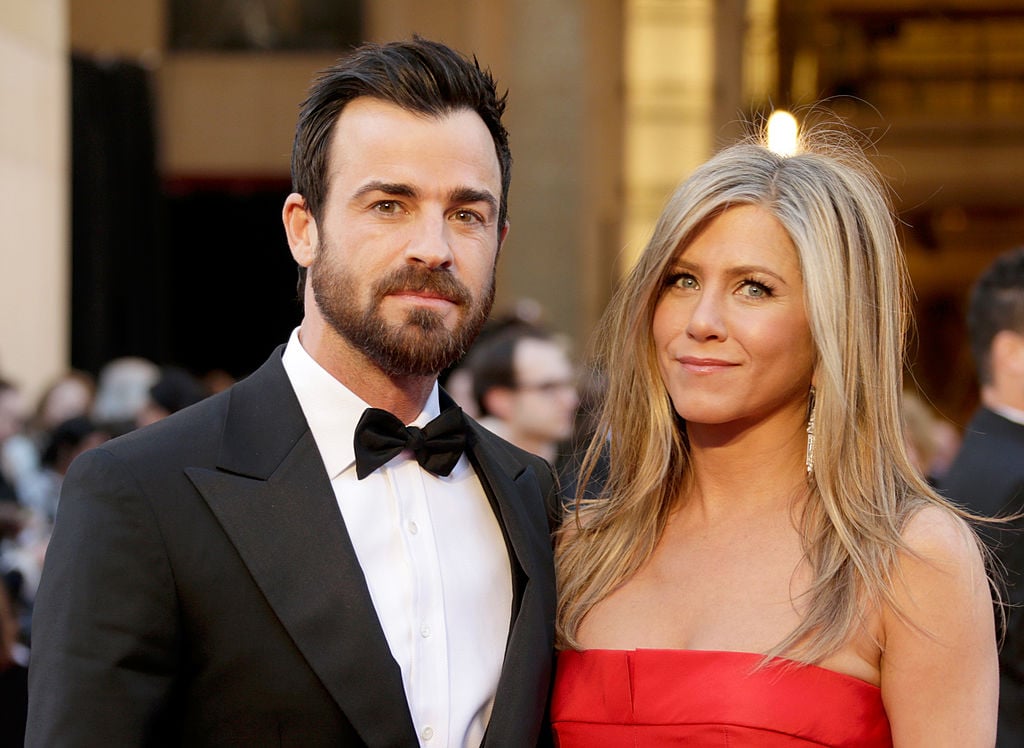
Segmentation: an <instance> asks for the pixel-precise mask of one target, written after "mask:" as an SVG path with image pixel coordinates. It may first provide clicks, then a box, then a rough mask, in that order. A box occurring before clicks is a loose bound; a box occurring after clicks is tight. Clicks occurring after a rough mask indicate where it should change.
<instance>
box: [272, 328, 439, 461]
mask: <svg viewBox="0 0 1024 748" xmlns="http://www.w3.org/2000/svg"><path fill="white" fill-rule="evenodd" d="M282 361H283V363H284V370H285V373H286V374H287V375H288V379H289V381H291V384H292V388H293V389H294V390H295V395H296V397H297V398H298V400H299V405H300V406H301V408H302V412H303V414H304V415H305V416H306V421H307V423H309V430H310V431H311V432H312V434H313V440H314V441H315V442H316V445H317V448H318V449H319V450H320V455H321V457H322V458H323V461H324V467H325V468H327V475H328V477H329V478H330V479H331V480H334V478H336V477H337V476H338V475H339V474H340V473H341V472H342V471H344V470H346V469H348V468H349V467H351V466H352V464H353V463H354V462H355V448H354V446H353V434H354V433H355V430H356V424H357V423H359V419H360V418H361V417H362V415H363V411H364V410H366V409H367V408H369V407H371V406H370V405H368V404H367V403H366V402H364V401H363V400H362V399H361V398H360V397H359V396H358V395H356V394H355V393H354V392H352V390H350V389H349V388H348V387H346V386H345V385H343V384H342V383H341V382H339V381H338V380H337V379H335V378H334V377H333V376H331V375H330V374H329V373H328V372H327V370H326V369H324V368H323V367H322V366H320V364H318V363H317V362H316V361H315V360H314V359H313V357H312V356H310V355H309V353H308V352H307V351H306V349H305V348H303V347H302V343H301V342H299V328H297V327H296V328H295V329H294V330H292V334H291V336H290V337H289V338H288V345H287V346H286V347H285V350H284V357H283V359H282ZM440 412H441V407H440V403H439V401H438V391H437V383H436V382H435V383H434V388H433V389H432V390H431V391H430V396H429V397H428V398H427V403H426V406H425V407H424V408H423V410H422V411H421V412H420V414H419V415H418V416H416V420H414V421H413V422H412V423H413V425H416V426H425V425H426V424H427V423H428V422H429V421H430V420H432V419H433V418H435V417H437V415H438V414H439V413H440Z"/></svg>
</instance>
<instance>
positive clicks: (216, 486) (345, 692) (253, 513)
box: [187, 351, 416, 746]
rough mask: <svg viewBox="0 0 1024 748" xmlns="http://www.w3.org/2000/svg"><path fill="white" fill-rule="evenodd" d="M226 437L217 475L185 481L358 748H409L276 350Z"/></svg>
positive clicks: (251, 382)
mask: <svg viewBox="0 0 1024 748" xmlns="http://www.w3.org/2000/svg"><path fill="white" fill-rule="evenodd" d="M224 433H225V436H224V440H223V445H222V450H221V456H220V460H219V464H218V470H207V469H199V468H192V469H189V470H188V471H187V473H188V475H189V478H190V479H191V480H192V482H193V484H194V485H195V486H196V488H197V490H198V491H199V492H200V493H201V494H202V496H203V497H204V499H205V500H206V502H207V504H208V505H209V506H210V509H211V510H212V511H213V513H214V514H215V515H216V517H217V519H218V521H219V522H220V524H221V526H222V527H223V529H224V531H225V533H227V535H228V537H229V538H230V539H231V541H232V543H233V544H234V545H235V547H236V549H237V550H238V553H239V555H240V556H241V558H242V560H243V561H244V562H245V564H246V566H247V567H248V569H249V571H250V573H251V574H252V577H253V579H254V580H255V582H256V584H257V585H258V586H259V588H260V590H261V591H262V593H263V595H264V596H265V597H266V599H267V602H268V603H269V604H270V607H271V608H272V609H273V610H274V613H275V614H276V615H277V617H278V619H279V620H280V622H281V624H282V625H283V626H284V627H285V629H287V631H288V632H289V634H290V636H291V637H292V640H293V641H294V642H295V644H296V646H297V647H298V649H299V650H300V651H301V652H302V654H303V656H304V657H305V658H306V660H307V661H308V663H309V665H310V667H311V668H312V669H313V671H314V672H316V674H317V676H318V677H319V678H320V680H321V682H322V683H323V684H324V686H325V687H326V688H327V690H328V692H330V694H331V695H332V696H333V697H334V699H335V700H336V701H337V703H338V705H339V706H340V707H341V709H342V711H343V712H344V713H345V715H346V717H347V718H348V720H349V722H350V723H351V724H352V725H353V727H354V728H355V729H356V730H357V731H358V732H359V734H360V735H361V736H362V738H363V739H364V740H365V742H366V743H368V744H371V745H375V746H376V745H380V746H399V745H414V744H415V743H416V737H415V733H414V729H413V724H412V718H411V716H410V714H409V708H408V704H407V702H406V699H405V692H404V689H403V686H402V677H401V672H400V669H399V667H398V665H397V663H396V662H395V660H394V658H393V657H392V656H391V652H390V650H389V648H388V645H387V640H386V639H385V637H384V632H383V630H382V629H381V626H380V623H379V621H378V619H377V615H376V612H375V610H374V607H373V602H372V600H371V599H370V594H369V590H368V589H367V586H366V581H365V578H364V576H363V572H362V569H361V568H360V566H359V562H358V560H357V558H356V555H355V550H354V549H353V547H352V543H351V540H350V539H349V536H348V532H347V530H346V529H345V525H344V521H343V519H342V516H341V512H340V511H339V509H338V505H337V502H336V501H335V497H334V492H333V489H332V488H331V485H330V481H329V479H328V477H327V474H326V470H325V468H324V466H323V461H322V459H321V457H320V454H319V452H318V450H317V448H316V444H315V443H314V441H313V437H312V434H311V433H310V431H309V428H308V425H307V424H306V421H305V419H304V417H303V416H302V411H301V409H300V407H299V404H298V401H297V400H296V398H295V394H294V392H293V390H292V388H291V385H290V383H289V382H288V379H287V376H286V375H285V372H284V368H283V366H282V365H281V361H280V351H278V352H277V353H275V355H274V356H272V357H271V360H270V361H269V362H268V363H267V364H265V365H264V366H263V367H262V368H261V369H260V370H259V371H257V372H256V373H255V374H253V375H252V376H251V377H249V378H248V379H246V380H244V381H243V382H240V383H239V384H238V385H236V386H235V388H234V389H233V390H232V392H231V402H230V404H229V409H228V414H227V421H226V425H225V432H224Z"/></svg>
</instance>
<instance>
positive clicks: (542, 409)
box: [510, 338, 579, 443]
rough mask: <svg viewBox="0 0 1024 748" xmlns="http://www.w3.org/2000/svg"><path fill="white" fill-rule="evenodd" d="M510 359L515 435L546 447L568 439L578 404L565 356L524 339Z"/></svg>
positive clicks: (539, 342) (551, 345) (553, 347)
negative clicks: (514, 382) (513, 385)
mask: <svg viewBox="0 0 1024 748" xmlns="http://www.w3.org/2000/svg"><path fill="white" fill-rule="evenodd" d="M513 358H514V363H515V370H516V392H515V398H514V401H513V405H512V409H511V414H510V420H511V422H512V423H511V425H512V426H513V428H514V430H515V431H516V433H518V434H521V435H523V436H525V437H527V438H530V439H535V440H537V441H545V442H550V443H556V442H560V441H563V440H565V439H568V438H569V436H570V435H571V434H572V425H573V419H574V417H575V415H576V406H577V405H578V404H579V397H578V395H577V391H576V383H575V376H574V373H573V366H572V363H571V362H570V361H569V357H568V355H566V353H565V351H564V350H563V349H562V347H561V346H560V345H558V344H557V343H555V342H553V341H549V340H538V339H535V338H524V339H523V340H521V341H519V343H518V344H517V345H516V350H515V355H514V357H513Z"/></svg>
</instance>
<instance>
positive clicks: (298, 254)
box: [281, 192, 320, 268]
mask: <svg viewBox="0 0 1024 748" xmlns="http://www.w3.org/2000/svg"><path fill="white" fill-rule="evenodd" d="M281 220H282V221H283V222H284V232H285V234H286V235H287V237H288V247H289V248H290V249H291V251H292V257H293V258H294V259H295V262H296V263H298V264H299V265H301V266H302V267H304V268H308V267H309V266H310V265H311V264H313V259H314V258H315V257H316V251H317V248H318V247H319V245H320V235H319V232H318V231H317V227H316V219H314V218H313V214H312V213H310V212H309V208H308V207H306V199H305V198H304V197H303V196H302V195H300V194H299V193H297V192H293V193H291V194H290V195H289V196H288V197H287V198H285V201H284V208H283V209H282V211H281Z"/></svg>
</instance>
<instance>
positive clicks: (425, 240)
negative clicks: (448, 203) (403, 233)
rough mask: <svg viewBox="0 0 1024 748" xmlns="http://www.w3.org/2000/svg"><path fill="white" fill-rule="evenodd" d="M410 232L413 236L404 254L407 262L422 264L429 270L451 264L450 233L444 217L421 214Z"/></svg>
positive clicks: (452, 257)
mask: <svg viewBox="0 0 1024 748" xmlns="http://www.w3.org/2000/svg"><path fill="white" fill-rule="evenodd" d="M411 231H412V232H413V235H412V236H411V237H410V239H409V243H408V246H407V249H406V253H405V254H406V259H407V260H408V261H409V262H413V263H422V264H423V265H426V266H427V267H428V268H430V269H431V270H434V269H436V268H446V267H448V266H449V265H451V264H452V262H453V260H454V259H455V255H454V253H453V252H452V241H451V240H452V232H451V227H450V226H449V225H448V221H447V219H446V218H445V216H444V215H435V214H433V213H423V214H422V215H421V216H420V220H417V221H415V222H414V225H413V226H412V227H411Z"/></svg>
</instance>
